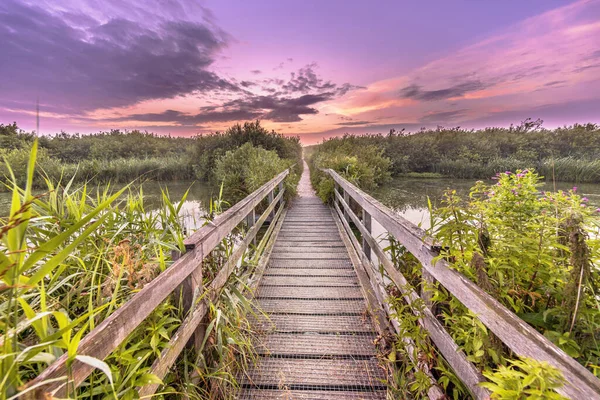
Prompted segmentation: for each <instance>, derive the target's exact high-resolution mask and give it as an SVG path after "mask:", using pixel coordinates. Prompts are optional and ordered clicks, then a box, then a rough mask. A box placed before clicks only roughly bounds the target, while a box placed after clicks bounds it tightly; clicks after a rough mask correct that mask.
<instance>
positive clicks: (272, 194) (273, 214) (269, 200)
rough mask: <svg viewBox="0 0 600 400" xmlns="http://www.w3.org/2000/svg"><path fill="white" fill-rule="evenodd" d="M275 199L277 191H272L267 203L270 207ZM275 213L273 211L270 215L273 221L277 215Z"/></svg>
mask: <svg viewBox="0 0 600 400" xmlns="http://www.w3.org/2000/svg"><path fill="white" fill-rule="evenodd" d="M274 198H275V189H272V190H271V191H270V192H269V194H268V196H267V201H268V203H269V205H271V203H272V202H273V199H274ZM273 211H274V210H273ZM273 211H271V213H270V214H269V217H270V218H271V220H273V217H274V216H275V213H274V212H273Z"/></svg>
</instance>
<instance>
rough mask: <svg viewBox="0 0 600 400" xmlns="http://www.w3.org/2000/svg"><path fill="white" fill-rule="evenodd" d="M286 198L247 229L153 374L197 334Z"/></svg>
mask: <svg viewBox="0 0 600 400" xmlns="http://www.w3.org/2000/svg"><path fill="white" fill-rule="evenodd" d="M282 197H283V192H280V193H279V194H278V195H277V197H276V198H275V201H273V202H271V204H270V205H269V207H268V208H267V209H266V210H265V211H264V212H263V214H262V215H261V217H260V218H259V219H258V221H256V224H255V225H254V226H253V227H252V228H251V229H250V230H249V231H248V233H247V234H246V236H245V237H244V239H243V240H242V242H241V243H240V244H239V245H238V247H237V248H236V249H235V250H234V251H233V253H232V254H231V255H230V256H229V258H228V259H227V262H226V263H225V265H223V267H221V269H220V270H219V273H218V274H217V276H215V278H214V279H213V281H212V282H211V283H210V285H208V287H207V290H206V292H205V293H204V294H203V298H202V299H201V301H200V303H199V304H197V305H196V306H195V307H194V309H193V310H192V312H191V313H189V314H188V315H187V316H186V318H185V319H184V320H183V322H182V323H181V325H180V326H179V329H177V331H176V332H175V334H174V335H173V337H172V338H171V340H170V341H169V344H168V345H167V347H166V348H165V349H164V350H163V351H162V353H161V355H160V357H159V358H157V359H156V360H155V361H154V363H153V364H152V367H151V368H150V373H152V374H154V375H156V376H158V377H159V378H160V379H162V378H164V377H165V375H166V374H167V372H169V369H170V368H171V366H172V365H173V363H174V362H175V360H176V359H177V357H178V356H179V353H181V351H182V350H183V347H184V344H185V343H187V341H188V340H189V338H190V337H191V336H192V335H193V334H194V332H195V329H196V327H197V326H198V325H199V324H200V322H201V321H202V319H204V317H205V315H206V313H207V312H208V309H209V305H210V303H211V302H212V303H214V302H215V301H217V299H218V297H219V295H220V293H221V289H223V286H225V283H226V282H227V280H228V279H229V276H230V275H231V273H232V272H233V271H234V270H235V268H236V267H237V264H238V262H239V260H240V259H241V258H242V256H243V255H244V253H245V252H246V249H247V248H248V245H249V244H250V242H251V241H252V240H253V239H254V237H255V236H256V234H257V233H258V230H259V229H260V227H261V226H262V225H263V223H264V222H265V220H266V219H267V217H268V216H269V215H270V214H271V213H272V212H273V209H274V208H275V206H276V205H277V204H278V201H279V199H280V198H282ZM159 386H160V385H158V384H151V385H145V386H143V387H141V388H140V389H139V390H138V393H139V395H140V397H150V396H151V395H153V394H154V393H155V392H156V390H157V389H158V387H159Z"/></svg>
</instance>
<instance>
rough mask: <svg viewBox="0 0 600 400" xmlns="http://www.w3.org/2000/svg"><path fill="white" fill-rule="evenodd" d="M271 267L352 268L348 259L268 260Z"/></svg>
mask: <svg viewBox="0 0 600 400" xmlns="http://www.w3.org/2000/svg"><path fill="white" fill-rule="evenodd" d="M269 265H270V266H271V267H273V268H311V269H312V268H352V263H351V262H350V260H269Z"/></svg>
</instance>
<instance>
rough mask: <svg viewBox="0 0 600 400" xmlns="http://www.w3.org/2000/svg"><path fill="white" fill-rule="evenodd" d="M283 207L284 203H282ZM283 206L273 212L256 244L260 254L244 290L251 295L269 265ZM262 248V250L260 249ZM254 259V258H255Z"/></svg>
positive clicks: (283, 212) (282, 216) (283, 210)
mask: <svg viewBox="0 0 600 400" xmlns="http://www.w3.org/2000/svg"><path fill="white" fill-rule="evenodd" d="M284 207H285V203H284ZM284 207H279V210H277V213H275V217H274V218H273V221H272V222H271V224H269V228H268V229H267V232H265V236H264V237H263V239H262V240H261V242H260V243H259V245H258V249H257V251H260V252H262V255H261V256H260V258H259V259H258V261H257V265H256V268H255V269H254V273H253V274H252V276H251V277H250V278H249V279H248V284H247V285H246V287H247V290H246V291H245V292H249V295H250V296H252V295H253V293H254V292H255V291H256V288H257V287H258V284H259V283H260V279H261V278H262V275H263V273H264V271H265V269H266V268H267V267H268V265H269V258H270V256H271V251H272V250H273V246H274V244H275V242H276V240H277V234H278V233H279V229H281V224H282V220H283V218H285V214H286V210H285V208H284ZM263 248H264V251H263V250H262V249H263ZM255 261H256V259H255Z"/></svg>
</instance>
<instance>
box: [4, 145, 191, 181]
mask: <svg viewBox="0 0 600 400" xmlns="http://www.w3.org/2000/svg"><path fill="white" fill-rule="evenodd" d="M2 158H3V159H4V161H5V163H4V162H3V163H2V164H0V181H4V182H6V181H9V180H10V179H11V174H10V173H9V171H8V169H7V166H6V164H9V165H11V169H12V171H13V174H14V178H15V179H16V181H17V182H18V183H19V184H20V185H24V184H25V181H26V178H27V167H26V166H27V163H28V160H29V150H28V149H16V150H10V151H8V150H4V151H0V159H2ZM47 179H49V180H52V181H59V180H62V181H70V180H73V182H75V183H82V182H89V183H96V184H102V183H108V182H112V183H128V182H132V181H134V180H136V179H145V180H158V181H172V180H189V179H194V170H193V168H192V166H191V164H190V162H189V160H187V159H186V158H185V157H178V156H168V157H148V158H116V159H111V160H96V159H92V160H90V159H87V160H82V161H81V162H79V163H62V162H60V161H59V160H58V159H55V158H52V157H50V156H49V155H48V152H47V151H46V150H45V149H41V150H40V151H39V154H38V157H37V168H36V172H35V173H34V176H33V180H32V187H34V188H44V187H45V186H46V180H47ZM0 190H1V189H0Z"/></svg>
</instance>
